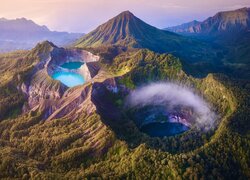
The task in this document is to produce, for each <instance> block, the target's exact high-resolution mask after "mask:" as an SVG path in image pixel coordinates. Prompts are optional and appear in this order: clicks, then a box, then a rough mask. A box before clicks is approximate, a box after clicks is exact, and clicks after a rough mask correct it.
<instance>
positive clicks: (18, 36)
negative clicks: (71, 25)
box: [0, 18, 82, 52]
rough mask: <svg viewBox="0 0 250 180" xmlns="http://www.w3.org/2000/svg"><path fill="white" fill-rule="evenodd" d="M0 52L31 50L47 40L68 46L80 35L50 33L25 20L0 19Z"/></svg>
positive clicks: (43, 27)
mask: <svg viewBox="0 0 250 180" xmlns="http://www.w3.org/2000/svg"><path fill="white" fill-rule="evenodd" d="M0 32H1V33H0V52H8V51H13V50H17V49H31V48H32V47H34V46H35V45H36V44H37V43H38V42H41V41H45V40H49V41H52V42H54V43H55V44H57V45H59V46H63V45H68V44H70V43H72V42H73V41H75V40H76V39H78V38H79V37H80V36H82V34H80V33H67V32H57V31H50V30H49V29H48V28H47V27H46V26H40V25H38V24H36V23H35V22H33V21H31V20H28V19H25V18H19V19H11V20H8V19H5V18H0Z"/></svg>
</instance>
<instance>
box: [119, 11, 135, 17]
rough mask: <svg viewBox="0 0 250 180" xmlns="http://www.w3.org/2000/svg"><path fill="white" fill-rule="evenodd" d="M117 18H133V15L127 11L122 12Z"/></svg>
mask: <svg viewBox="0 0 250 180" xmlns="http://www.w3.org/2000/svg"><path fill="white" fill-rule="evenodd" d="M118 16H131V17H132V16H134V14H133V13H132V12H130V11H129V10H127V11H123V12H121V13H120V14H119V15H118Z"/></svg>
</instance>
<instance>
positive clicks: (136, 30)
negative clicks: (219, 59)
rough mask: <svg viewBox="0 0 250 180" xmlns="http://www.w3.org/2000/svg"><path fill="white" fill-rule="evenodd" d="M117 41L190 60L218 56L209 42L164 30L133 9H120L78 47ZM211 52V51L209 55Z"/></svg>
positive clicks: (124, 45) (117, 43)
mask: <svg viewBox="0 0 250 180" xmlns="http://www.w3.org/2000/svg"><path fill="white" fill-rule="evenodd" d="M114 45H116V46H122V47H127V48H147V49H150V50H152V51H155V52H159V53H171V54H174V55H176V56H178V57H180V58H182V59H183V60H186V61H188V62H192V61H201V60H209V61H211V60H213V59H215V58H216V56H214V52H216V50H215V49H213V48H212V47H211V46H210V45H209V44H206V43H204V42H201V41H198V40H194V39H191V38H189V37H184V36H181V35H178V34H176V33H173V32H170V31H164V30H160V29H158V28H156V27H153V26H151V25H149V24H147V23H145V22H144V21H142V20H141V19H139V18H138V17H136V16H135V15H134V14H132V13H131V12H129V11H124V12H122V13H120V14H119V15H117V16H115V17H114V18H112V19H110V20H109V21H107V22H106V23H104V24H102V25H100V26H99V27H97V28H96V29H95V30H93V31H91V32H90V33H89V34H87V35H85V36H83V37H82V38H80V39H79V40H78V41H77V42H76V43H75V46H76V47H78V48H86V47H91V48H96V47H106V46H114ZM208 52H211V53H209V55H208ZM193 54H196V56H194V55H193ZM205 58H206V59H205Z"/></svg>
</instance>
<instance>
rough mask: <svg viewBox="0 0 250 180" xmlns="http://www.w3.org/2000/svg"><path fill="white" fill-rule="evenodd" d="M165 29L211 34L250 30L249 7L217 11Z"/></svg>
mask: <svg viewBox="0 0 250 180" xmlns="http://www.w3.org/2000/svg"><path fill="white" fill-rule="evenodd" d="M166 30H169V31H172V32H176V33H186V34H189V33H191V34H201V35H213V36H216V35H217V34H225V33H240V32H246V31H249V30H250V8H241V9H237V10H233V11H224V12H218V13H217V14H215V15H214V16H212V17H209V18H207V19H206V20H204V21H202V22H198V21H192V22H189V23H185V24H182V25H179V26H174V27H169V28H166Z"/></svg>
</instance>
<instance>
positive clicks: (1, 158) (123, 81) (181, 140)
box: [0, 42, 250, 179]
mask: <svg viewBox="0 0 250 180" xmlns="http://www.w3.org/2000/svg"><path fill="white" fill-rule="evenodd" d="M67 51H73V49H69V50H67V49H63V48H57V47H56V46H55V45H53V44H52V43H50V42H43V43H41V44H38V45H37V46H36V47H35V48H34V49H32V50H31V51H25V52H20V53H19V54H18V53H12V54H5V55H2V56H1V57H0V65H1V66H0V67H1V68H0V70H1V71H0V75H1V77H3V78H2V79H3V80H5V81H4V82H5V83H3V84H1V101H0V107H1V108H0V110H1V115H2V114H3V112H5V113H4V114H5V116H2V117H1V121H0V144H1V146H0V170H1V171H0V178H23V179H29V178H31V179H50V178H53V179H68V178H80V179H82V178H91V177H95V178H103V179H106V178H111V177H113V178H129V179H131V178H142V177H143V178H146V179H147V178H152V177H153V178H164V179H165V178H181V177H182V178H183V177H184V178H192V177H197V178H205V177H209V178H211V179H213V178H216V177H221V178H242V179H244V178H248V177H249V171H248V168H249V146H250V144H249V140H247V138H248V136H249V127H248V126H246V124H247V118H246V117H247V115H244V113H242V112H247V111H246V109H247V108H248V105H247V104H245V103H244V102H245V100H246V98H247V97H248V94H247V93H246V90H245V89H244V88H242V89H239V87H241V86H242V85H240V84H241V83H240V82H239V81H237V82H234V81H233V80H229V79H227V78H226V77H224V76H221V75H212V74H210V75H209V76H207V77H206V78H203V79H196V78H193V77H191V76H187V75H186V74H185V72H183V71H182V65H181V63H180V61H179V59H178V58H176V57H174V56H173V55H170V54H158V53H155V52H153V51H149V50H146V49H137V50H133V51H127V52H123V53H119V54H118V55H116V56H115V57H114V58H113V60H112V63H111V64H102V65H101V67H102V69H101V71H99V72H98V74H97V75H96V76H95V77H93V79H92V81H91V83H86V84H84V85H82V86H77V87H74V88H65V87H63V85H62V84H61V83H59V82H58V81H55V80H53V79H51V78H50V77H49V74H48V73H46V71H47V70H48V69H47V68H48V66H47V65H46V64H47V63H46V62H50V61H53V59H54V58H58V59H54V61H53V62H57V60H62V59H61V58H60V57H62V56H65V52H67ZM99 54H105V52H101V51H99ZM18 56H20V57H22V58H20V59H18V58H17V57H18ZM103 58H104V57H101V59H103ZM11 59H13V63H11V64H9V63H6V61H8V62H10V61H11ZM58 62H60V61H58ZM103 62H105V61H103ZM16 63H18V64H19V65H16ZM101 63H102V62H101ZM8 72H12V73H9V74H8ZM7 77H8V78H7ZM167 80H168V81H173V82H179V83H182V84H183V85H184V84H185V85H186V86H189V87H192V88H194V89H195V90H196V91H197V93H198V94H201V95H202V96H204V98H205V99H207V100H208V102H209V103H210V104H211V105H213V106H214V109H215V110H216V112H217V113H218V114H219V115H220V116H219V117H220V118H219V119H218V120H217V123H218V125H217V126H216V128H215V129H213V130H211V131H207V132H205V131H200V130H198V129H196V128H192V129H191V130H189V131H187V132H186V133H183V134H181V135H176V136H173V137H164V138H153V137H150V136H148V135H146V134H144V133H142V132H141V131H140V130H139V129H138V128H137V127H136V125H135V123H134V121H133V120H132V119H131V118H130V116H129V112H128V111H127V110H126V109H124V106H123V105H124V103H125V99H126V96H127V93H128V92H130V91H132V90H133V89H135V88H138V87H140V85H141V84H145V83H150V82H156V81H167ZM236 83H238V85H237V86H236ZM25 86H27V88H25ZM20 87H21V88H20ZM242 87H243V86H242ZM245 87H247V84H246V85H245ZM115 89H117V90H118V91H114V90H115ZM26 90H28V91H31V93H25V92H26ZM9 97H13V99H12V100H11V101H12V102H16V103H17V104H12V103H11V104H8V103H6V102H8V100H6V99H8V98H9ZM5 100H6V101H5ZM30 100H31V101H30ZM30 102H31V104H35V106H34V107H35V108H32V109H27V108H26V109H25V108H24V107H27V104H29V105H30ZM7 105H8V106H7ZM3 107H7V110H11V111H5V110H6V109H5V108H3ZM237 107H240V109H241V111H237V109H236V108H237ZM20 109H21V110H20ZM51 114H52V116H51ZM221 164H223V166H221ZM197 169H199V171H197ZM232 169H233V171H232Z"/></svg>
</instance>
